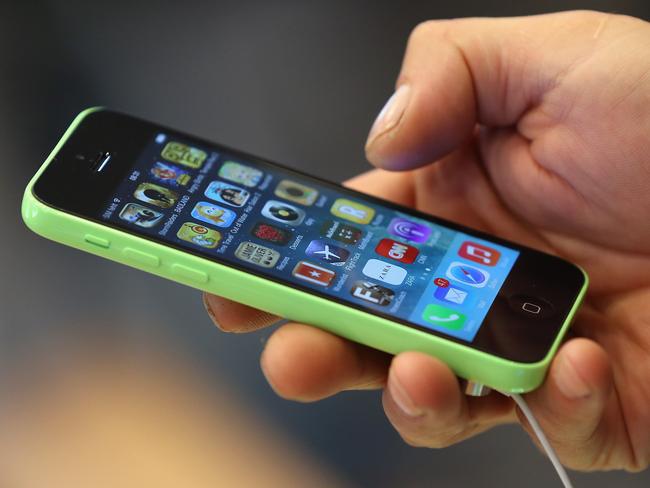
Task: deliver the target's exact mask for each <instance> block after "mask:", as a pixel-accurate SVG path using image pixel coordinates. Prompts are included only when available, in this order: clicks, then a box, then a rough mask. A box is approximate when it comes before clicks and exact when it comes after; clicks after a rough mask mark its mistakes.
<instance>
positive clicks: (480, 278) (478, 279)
mask: <svg viewBox="0 0 650 488" xmlns="http://www.w3.org/2000/svg"><path fill="white" fill-rule="evenodd" d="M446 276H447V278H451V279H452V280H456V281H460V282H461V283H464V284H466V285H468V286H473V287H476V288H483V287H484V286H485V285H487V282H488V279H490V273H488V272H487V271H485V270H482V269H481V268H477V267H476V266H472V265H471V264H465V263H460V262H458V261H454V262H453V263H451V264H450V265H449V268H447V273H446Z"/></svg>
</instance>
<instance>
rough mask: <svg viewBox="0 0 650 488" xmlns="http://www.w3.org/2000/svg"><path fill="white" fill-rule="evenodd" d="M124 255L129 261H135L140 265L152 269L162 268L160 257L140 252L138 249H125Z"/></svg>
mask: <svg viewBox="0 0 650 488" xmlns="http://www.w3.org/2000/svg"><path fill="white" fill-rule="evenodd" d="M122 255H123V256H124V257H125V258H126V259H128V260H129V261H133V262H136V263H138V264H143V265H145V266H149V267H151V268H157V267H158V266H160V258H159V257H158V256H155V255H153V254H149V253H146V252H142V251H138V250H137V249H132V248H130V247H125V248H124V250H123V251H122Z"/></svg>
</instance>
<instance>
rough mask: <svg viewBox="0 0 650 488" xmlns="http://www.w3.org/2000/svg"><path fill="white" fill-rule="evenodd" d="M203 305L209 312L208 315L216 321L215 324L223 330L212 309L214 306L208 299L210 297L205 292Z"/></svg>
mask: <svg viewBox="0 0 650 488" xmlns="http://www.w3.org/2000/svg"><path fill="white" fill-rule="evenodd" d="M202 298H203V306H204V307H205V311H206V312H208V316H209V317H210V319H211V320H212V322H214V325H216V326H217V327H218V328H219V329H221V330H223V329H222V327H221V325H220V324H219V321H218V320H217V317H216V316H215V315H214V312H213V311H212V307H211V306H210V302H209V301H208V297H207V296H206V294H205V293H204V294H203V296H202Z"/></svg>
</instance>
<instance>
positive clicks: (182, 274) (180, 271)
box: [172, 264, 209, 283]
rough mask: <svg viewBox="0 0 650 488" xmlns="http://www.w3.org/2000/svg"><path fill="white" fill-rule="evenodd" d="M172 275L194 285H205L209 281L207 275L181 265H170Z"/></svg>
mask: <svg viewBox="0 0 650 488" xmlns="http://www.w3.org/2000/svg"><path fill="white" fill-rule="evenodd" d="M172 274H174V275H176V276H178V277H179V278H184V279H186V280H189V281H194V282H196V283H207V282H208V279H209V278H208V274H207V273H205V272H203V271H199V270H198V269H194V268H189V267H187V266H183V265H182V264H172Z"/></svg>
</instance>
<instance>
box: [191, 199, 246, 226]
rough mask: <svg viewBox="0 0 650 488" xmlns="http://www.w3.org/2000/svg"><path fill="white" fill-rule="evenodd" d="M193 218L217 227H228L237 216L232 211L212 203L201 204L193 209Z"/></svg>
mask: <svg viewBox="0 0 650 488" xmlns="http://www.w3.org/2000/svg"><path fill="white" fill-rule="evenodd" d="M192 217H194V218H195V219H198V220H200V221H201V222H206V223H208V224H211V225H216V226H217V227H228V226H230V224H232V223H233V221H234V220H235V218H236V217H237V214H236V213H235V212H233V211H232V210H228V209H227V208H224V207H220V206H219V205H215V204H214V203H210V202H199V203H197V204H196V205H195V206H194V208H193V209H192Z"/></svg>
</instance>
